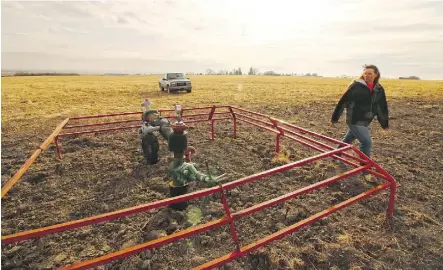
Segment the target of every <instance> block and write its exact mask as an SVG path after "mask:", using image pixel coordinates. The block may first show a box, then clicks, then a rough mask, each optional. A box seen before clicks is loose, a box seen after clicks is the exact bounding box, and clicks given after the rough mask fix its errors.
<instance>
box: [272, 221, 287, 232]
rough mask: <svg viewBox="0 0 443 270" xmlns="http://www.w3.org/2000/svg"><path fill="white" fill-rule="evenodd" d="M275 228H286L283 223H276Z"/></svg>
mask: <svg viewBox="0 0 443 270" xmlns="http://www.w3.org/2000/svg"><path fill="white" fill-rule="evenodd" d="M275 228H276V229H277V231H280V230H283V229H284V228H286V226H285V225H284V224H283V223H280V222H279V223H277V224H275Z"/></svg>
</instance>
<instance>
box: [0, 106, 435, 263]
mask: <svg viewBox="0 0 443 270" xmlns="http://www.w3.org/2000/svg"><path fill="white" fill-rule="evenodd" d="M390 105H391V106H390V110H391V119H392V120H391V130H390V131H389V132H388V133H384V132H383V131H381V129H380V128H379V126H378V123H376V122H375V123H373V125H372V132H373V138H374V147H373V159H374V160H375V161H376V162H377V163H378V164H380V165H381V166H382V167H383V168H385V169H386V170H387V171H388V172H389V173H391V174H392V175H393V176H394V177H395V178H396V180H397V181H398V182H400V183H401V187H399V189H398V196H397V200H396V206H395V213H394V220H393V221H394V226H393V227H392V228H388V227H387V226H386V225H385V213H386V207H387V200H388V192H382V193H381V194H378V195H376V196H374V197H371V198H369V199H366V200H364V201H362V202H359V203H356V204H355V205H353V206H351V207H349V208H346V209H344V210H341V211H339V212H338V213H336V214H333V215H332V216H330V217H328V218H326V219H323V220H321V221H319V222H317V223H315V224H313V225H312V226H309V227H306V228H303V229H301V230H299V231H297V232H295V233H293V234H292V235H290V236H286V237H284V238H283V239H281V240H278V241H275V242H273V243H272V244H270V245H268V246H266V247H265V248H261V249H259V250H257V251H255V252H253V253H252V254H251V255H248V256H245V257H243V258H241V259H238V260H235V261H233V262H231V263H229V264H227V265H225V266H224V268H225V269H350V268H354V269H400V268H401V269H442V265H443V255H442V254H443V226H442V224H443V195H442V192H441V188H442V181H443V156H442V150H443V146H442V142H443V128H442V127H443V103H442V102H441V101H440V102H438V101H432V102H431V101H414V100H395V101H392V102H391V104H390ZM332 106H333V104H325V103H315V104H309V105H306V106H294V107H277V106H275V107H269V108H262V109H263V110H262V112H264V113H267V114H269V115H272V116H275V117H277V118H280V119H283V120H287V121H289V122H291V123H294V124H297V125H299V126H301V127H306V128H308V129H310V130H313V131H316V132H320V133H322V134H326V135H328V136H330V137H333V138H337V139H340V138H341V137H342V136H343V134H344V132H345V128H344V125H340V127H338V128H335V129H334V128H330V127H328V126H327V123H328V120H329V116H330V113H331V108H332ZM342 122H343V120H342ZM8 128H9V127H8V126H2V135H3V136H2V165H1V166H2V184H4V182H5V181H6V180H8V179H9V178H10V177H11V176H12V175H13V174H14V173H15V172H16V171H17V169H18V168H19V167H20V166H21V165H22V164H23V163H24V161H25V160H26V159H27V158H28V157H29V155H30V150H32V149H36V145H38V144H39V143H41V142H42V141H38V139H40V138H30V137H28V136H27V135H26V134H21V135H22V136H17V135H20V134H15V135H14V136H13V135H10V134H11V133H8V132H6V131H7V130H8ZM215 130H216V134H215V135H216V136H215V140H214V141H210V140H209V126H208V125H205V124H202V125H196V126H195V127H194V128H192V129H190V131H189V142H190V145H193V146H194V147H196V148H197V151H198V155H196V156H195V157H193V162H196V163H197V164H198V165H200V166H199V169H201V170H202V171H205V169H204V166H203V164H204V161H205V160H207V161H208V162H209V164H210V166H211V168H212V173H215V174H221V173H227V174H228V175H229V176H230V179H231V180H235V179H238V178H241V177H244V176H247V175H250V174H253V173H257V172H260V171H264V170H267V169H270V168H273V167H275V166H277V165H279V164H276V163H273V162H272V157H273V153H274V147H275V138H274V135H272V134H270V133H264V132H261V131H258V130H256V129H253V128H251V127H250V126H249V125H246V124H243V125H239V130H238V133H237V135H238V136H237V138H234V137H233V136H232V123H229V122H220V123H217V124H216V129H215ZM25 138H26V139H25ZM282 144H283V147H284V149H283V150H284V151H286V152H287V153H288V154H289V158H290V160H291V161H295V160H299V159H302V158H305V157H308V156H312V155H314V154H317V152H314V151H310V150H308V149H307V148H305V147H303V146H300V145H297V144H296V143H292V142H290V141H288V140H287V139H284V140H283V141H282ZM55 155H56V154H55V147H53V146H51V147H50V148H49V149H48V150H47V151H45V152H44V153H43V154H42V155H40V157H39V158H38V160H37V161H36V162H35V163H34V164H33V165H32V166H31V169H30V170H29V171H28V172H27V173H26V174H25V175H24V176H23V178H22V179H21V180H20V182H19V183H18V184H17V185H16V186H15V187H14V188H13V189H12V190H11V191H10V192H9V193H8V195H6V197H4V199H2V225H1V226H2V235H8V234H11V233H16V232H20V231H23V230H28V229H34V228H38V227H42V226H48V225H53V224H57V223H61V222H67V221H70V220H75V219H80V218H85V217H89V216H93V215H97V214H101V213H105V212H110V211H114V210H118V209H122V208H127V207H131V206H136V205H139V204H143V203H148V202H152V201H155V200H159V199H163V198H167V197H168V194H169V193H168V192H169V191H168V187H167V179H166V177H165V176H166V172H167V166H168V165H169V161H170V154H169V153H168V152H167V146H166V145H165V144H164V143H163V144H162V145H161V157H162V159H161V161H160V162H159V163H158V164H156V165H152V166H148V165H146V164H145V162H144V160H143V157H142V155H141V152H140V148H139V139H138V134H137V132H136V131H135V130H134V131H125V132H116V133H108V134H97V135H82V136H78V137H72V138H65V139H63V161H58V160H57V159H56V158H55ZM343 169H344V168H343V166H337V165H335V164H333V163H332V162H331V160H330V159H328V160H323V161H321V162H316V163H313V164H312V165H309V166H304V167H302V168H298V169H294V170H292V171H291V172H288V173H281V174H279V175H275V176H272V177H267V178H265V179H262V180H259V181H256V182H253V183H250V184H247V185H244V186H242V187H240V188H236V189H234V190H232V191H230V192H228V194H227V199H228V202H229V204H230V207H231V210H232V211H238V210H240V209H244V208H246V207H249V206H252V205H253V204H256V203H259V202H263V201H266V200H269V199H271V198H274V197H277V196H279V195H282V194H285V193H287V192H289V191H293V190H295V189H298V188H301V187H304V186H306V185H309V184H312V183H315V182H318V181H321V180H323V179H325V178H327V177H329V176H332V175H335V174H338V173H340V172H343ZM201 188H202V186H199V185H194V186H193V187H192V190H198V189H201ZM370 188H371V186H370V185H368V184H366V183H364V182H363V181H362V179H361V177H360V176H357V177H352V178H351V179H348V180H345V181H343V182H341V183H340V184H336V185H333V186H330V187H328V188H324V189H321V190H318V191H315V192H312V193H310V194H307V195H303V196H300V197H298V198H297V199H292V200H290V201H288V202H286V203H285V204H283V205H280V206H278V207H272V208H269V209H266V210H264V211H261V212H259V213H256V214H253V215H252V216H251V217H245V218H242V219H241V220H240V221H238V222H236V226H237V230H238V232H239V237H240V241H241V244H242V245H247V244H249V243H252V242H254V241H256V240H258V239H260V238H262V237H264V236H266V235H268V234H270V233H273V232H276V231H278V230H280V229H282V228H284V227H286V226H288V225H291V224H294V223H295V222H297V221H299V220H301V219H303V218H306V217H308V216H309V215H312V214H315V213H317V212H319V211H321V210H323V209H326V208H327V207H329V206H331V205H333V204H337V203H338V202H341V201H344V200H346V199H347V198H350V197H352V196H355V195H357V194H359V193H361V192H363V191H365V190H368V189H370ZM190 204H191V205H190V208H189V209H188V212H189V211H191V210H195V209H197V208H199V209H201V211H202V212H203V215H202V220H201V223H204V222H207V221H209V220H213V219H215V218H219V217H222V216H223V208H222V205H221V204H220V198H218V197H217V196H211V197H209V198H207V199H200V200H194V201H192V202H191V203H190ZM189 226H192V224H190V222H189V221H188V217H187V213H186V212H184V213H181V212H178V211H173V210H170V209H168V208H162V209H159V210H154V211H149V212H147V213H141V214H136V215H132V216H128V217H124V218H120V219H117V220H113V221H111V222H105V223H102V224H97V225H92V226H87V227H84V228H82V229H74V230H70V231H66V232H63V233H57V234H54V235H50V236H46V237H42V238H40V239H34V240H28V241H23V242H19V243H17V244H11V245H4V246H2V257H1V258H2V269H54V268H58V267H62V266H66V265H70V264H73V263H76V262H80V261H83V260H87V259H92V258H94V257H97V256H101V255H105V254H108V253H110V252H114V251H118V250H120V249H123V248H125V247H129V246H132V245H135V244H138V243H143V242H146V241H148V240H151V239H153V238H155V237H158V236H161V235H166V234H171V233H173V232H175V231H177V230H181V229H183V228H186V227H189ZM233 250H234V244H233V242H232V239H231V236H230V233H229V227H228V226H223V227H221V228H219V229H216V230H214V231H211V232H208V233H202V234H199V235H198V236H195V237H192V238H190V239H189V240H181V241H178V242H176V243H174V244H170V245H167V246H165V247H162V248H158V249H155V250H152V251H146V252H143V253H140V254H138V255H134V256H131V257H129V258H127V259H123V260H120V261H115V262H112V263H110V264H107V265H105V266H103V267H99V268H98V269H188V268H192V267H195V266H198V265H200V264H202V263H204V262H207V261H209V260H211V259H214V258H216V257H218V256H221V255H224V254H226V253H229V252H231V251H233Z"/></svg>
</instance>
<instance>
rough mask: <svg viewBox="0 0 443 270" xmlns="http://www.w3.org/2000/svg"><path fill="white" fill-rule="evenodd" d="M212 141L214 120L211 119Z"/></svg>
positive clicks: (212, 137) (212, 138)
mask: <svg viewBox="0 0 443 270" xmlns="http://www.w3.org/2000/svg"><path fill="white" fill-rule="evenodd" d="M210 139H211V140H214V120H213V119H211V138H210Z"/></svg>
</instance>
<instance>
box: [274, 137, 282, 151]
mask: <svg viewBox="0 0 443 270" xmlns="http://www.w3.org/2000/svg"><path fill="white" fill-rule="evenodd" d="M280 136H281V135H280V134H277V138H276V140H275V153H276V154H278V153H280Z"/></svg>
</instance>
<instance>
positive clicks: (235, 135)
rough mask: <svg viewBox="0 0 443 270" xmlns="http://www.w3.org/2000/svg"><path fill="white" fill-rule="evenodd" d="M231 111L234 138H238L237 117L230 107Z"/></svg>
mask: <svg viewBox="0 0 443 270" xmlns="http://www.w3.org/2000/svg"><path fill="white" fill-rule="evenodd" d="M229 111H230V112H231V115H232V118H233V119H234V138H236V137H237V117H236V116H235V113H234V110H232V107H231V106H229Z"/></svg>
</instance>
